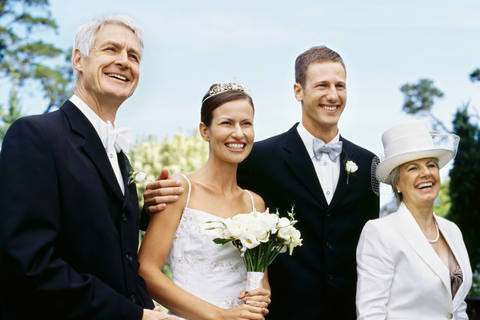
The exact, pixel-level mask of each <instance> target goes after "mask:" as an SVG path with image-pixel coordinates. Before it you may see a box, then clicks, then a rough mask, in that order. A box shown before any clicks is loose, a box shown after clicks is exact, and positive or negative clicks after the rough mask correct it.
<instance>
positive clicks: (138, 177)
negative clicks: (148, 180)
mask: <svg viewBox="0 0 480 320" xmlns="http://www.w3.org/2000/svg"><path fill="white" fill-rule="evenodd" d="M146 176H147V174H146V173H145V172H142V171H133V170H132V171H131V172H130V173H129V175H128V184H131V183H132V182H135V183H140V182H143V181H145V177H146Z"/></svg>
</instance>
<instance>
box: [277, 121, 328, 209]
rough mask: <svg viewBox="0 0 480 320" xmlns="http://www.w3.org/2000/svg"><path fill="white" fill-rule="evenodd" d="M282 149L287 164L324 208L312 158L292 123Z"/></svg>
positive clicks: (323, 198) (324, 204)
mask: <svg viewBox="0 0 480 320" xmlns="http://www.w3.org/2000/svg"><path fill="white" fill-rule="evenodd" d="M284 149H285V150H286V151H287V155H286V157H285V159H284V161H285V163H286V164H287V166H288V167H289V168H290V170H292V172H293V173H294V174H295V175H296V176H297V178H298V179H299V180H300V182H301V183H302V184H303V185H304V186H305V188H306V189H307V190H308V191H309V192H310V193H311V194H312V195H313V196H314V197H315V198H316V199H317V200H318V201H320V204H321V205H322V206H323V207H324V208H327V200H326V199H325V195H324V194H323V190H322V187H321V186H320V182H319V180H318V177H317V173H316V172H315V168H314V167H313V163H312V160H311V159H310V157H309V155H308V152H307V150H306V149H305V145H304V143H303V141H302V139H301V138H300V136H299V135H298V131H297V125H294V126H293V127H292V128H291V129H290V130H288V132H287V137H286V139H285V145H284Z"/></svg>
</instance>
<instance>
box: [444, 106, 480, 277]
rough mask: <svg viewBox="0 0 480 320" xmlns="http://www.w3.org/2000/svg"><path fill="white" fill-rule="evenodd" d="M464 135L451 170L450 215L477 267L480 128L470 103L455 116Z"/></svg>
mask: <svg viewBox="0 0 480 320" xmlns="http://www.w3.org/2000/svg"><path fill="white" fill-rule="evenodd" d="M453 126H454V133H455V134H457V135H458V136H459V137H460V143H459V145H458V152H457V156H456V157H455V163H454V166H453V168H452V170H451V171H450V188H449V192H450V197H451V201H452V206H451V208H450V213H449V215H448V219H450V220H452V221H453V222H455V223H456V224H457V226H458V227H459V228H460V229H461V230H462V234H463V240H464V242H465V245H466V246H467V251H468V254H469V257H470V262H471V264H472V267H473V269H474V270H475V269H480V245H479V244H480V233H479V232H478V230H479V226H480V206H479V205H478V202H477V201H478V196H479V195H480V166H479V164H480V128H479V127H478V124H475V123H473V122H472V119H471V117H470V115H469V114H468V112H467V107H464V108H460V109H459V110H457V113H456V114H455V118H454V120H453Z"/></svg>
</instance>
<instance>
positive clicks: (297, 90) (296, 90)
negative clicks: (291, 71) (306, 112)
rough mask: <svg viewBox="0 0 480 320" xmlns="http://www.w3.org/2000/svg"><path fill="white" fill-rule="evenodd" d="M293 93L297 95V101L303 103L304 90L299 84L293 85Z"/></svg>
mask: <svg viewBox="0 0 480 320" xmlns="http://www.w3.org/2000/svg"><path fill="white" fill-rule="evenodd" d="M293 93H294V94H295V99H297V101H299V102H302V101H303V88H302V86H301V85H300V84H299V83H295V84H294V85H293Z"/></svg>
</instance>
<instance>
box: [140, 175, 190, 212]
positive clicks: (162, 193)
mask: <svg viewBox="0 0 480 320" xmlns="http://www.w3.org/2000/svg"><path fill="white" fill-rule="evenodd" d="M168 176H169V172H168V169H166V168H164V169H163V170H162V172H161V173H160V175H159V176H158V177H157V180H155V181H154V182H150V183H148V184H147V187H146V189H145V192H144V193H143V202H144V209H145V212H146V213H148V214H149V215H152V214H153V213H157V212H160V211H162V210H163V209H165V208H166V207H167V203H172V202H175V201H177V200H178V195H179V194H182V192H183V188H182V187H181V184H182V182H181V181H178V180H177V181H174V180H166V179H167V178H168Z"/></svg>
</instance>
